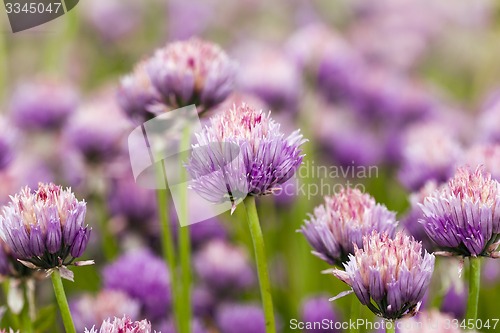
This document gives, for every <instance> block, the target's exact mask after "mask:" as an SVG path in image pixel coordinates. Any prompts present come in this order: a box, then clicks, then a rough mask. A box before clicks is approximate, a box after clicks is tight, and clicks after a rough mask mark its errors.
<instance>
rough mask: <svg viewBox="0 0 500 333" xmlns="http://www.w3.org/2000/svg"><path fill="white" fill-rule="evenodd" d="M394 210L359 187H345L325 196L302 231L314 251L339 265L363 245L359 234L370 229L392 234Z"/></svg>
mask: <svg viewBox="0 0 500 333" xmlns="http://www.w3.org/2000/svg"><path fill="white" fill-rule="evenodd" d="M396 226H397V222H396V214H395V213H394V212H391V211H389V210H388V209H387V208H386V207H385V206H383V205H380V204H377V203H376V202H375V199H374V198H372V197H371V196H370V195H368V194H365V193H363V192H361V191H360V190H359V189H351V188H346V189H342V190H341V191H340V192H339V193H337V194H335V195H333V196H331V197H328V196H327V197H325V203H324V204H323V205H320V206H318V207H316V208H315V209H314V213H313V215H311V216H310V220H309V221H306V222H305V224H304V226H302V228H301V230H300V231H301V232H302V233H303V234H304V236H305V237H306V238H307V241H308V242H309V244H311V246H312V247H313V249H314V251H313V254H314V255H316V256H317V257H319V258H320V259H322V260H324V261H326V262H328V263H329V264H332V265H338V266H341V265H342V263H344V262H346V261H347V260H348V257H349V254H352V253H354V246H355V245H357V246H358V247H361V246H362V237H363V235H366V234H368V233H370V232H371V231H373V230H377V231H379V232H387V233H388V234H389V235H393V234H394V232H395V230H396Z"/></svg>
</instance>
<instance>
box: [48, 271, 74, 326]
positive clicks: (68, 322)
mask: <svg viewBox="0 0 500 333" xmlns="http://www.w3.org/2000/svg"><path fill="white" fill-rule="evenodd" d="M50 277H51V279H52V285H53V286H54V293H55V295H56V300H57V305H59V310H60V312H61V317H62V320H63V324H64V330H65V331H66V333H76V329H75V324H73V318H71V312H70V310H69V305H68V300H67V299H66V293H65V292H64V286H63V283H62V279H61V273H59V271H58V270H54V272H53V273H52V274H51V275H50Z"/></svg>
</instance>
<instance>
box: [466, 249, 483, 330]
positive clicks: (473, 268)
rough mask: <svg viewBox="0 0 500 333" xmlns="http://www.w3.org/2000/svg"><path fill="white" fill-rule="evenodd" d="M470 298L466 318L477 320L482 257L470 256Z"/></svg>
mask: <svg viewBox="0 0 500 333" xmlns="http://www.w3.org/2000/svg"><path fill="white" fill-rule="evenodd" d="M469 263H470V270H469V299H468V301H467V312H466V315H465V318H466V319H467V322H468V321H469V320H471V321H474V322H475V321H476V319H477V307H478V304H479V286H480V283H481V258H474V257H469Z"/></svg>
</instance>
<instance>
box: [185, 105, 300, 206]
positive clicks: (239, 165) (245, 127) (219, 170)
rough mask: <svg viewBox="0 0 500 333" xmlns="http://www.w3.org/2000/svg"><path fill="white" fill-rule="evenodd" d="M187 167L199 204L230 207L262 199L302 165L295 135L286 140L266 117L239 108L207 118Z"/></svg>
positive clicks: (278, 127) (298, 142) (274, 123)
mask: <svg viewBox="0 0 500 333" xmlns="http://www.w3.org/2000/svg"><path fill="white" fill-rule="evenodd" d="M197 139H198V142H197V144H195V145H193V153H192V156H191V159H190V162H189V165H187V169H188V172H189V174H190V175H191V177H192V179H193V183H192V188H193V189H194V190H196V191H197V192H198V194H199V195H200V196H202V197H203V198H204V199H206V200H208V201H210V202H215V203H222V202H228V201H230V202H231V203H232V204H233V208H234V207H235V203H236V202H237V201H238V200H239V199H242V198H244V197H245V196H246V195H247V194H248V195H254V196H258V195H266V194H270V193H272V192H273V190H274V189H276V188H278V187H279V185H280V184H283V183H284V182H286V181H287V180H288V179H290V178H291V177H292V176H293V175H294V174H295V172H296V170H297V169H298V167H299V166H300V164H301V163H302V159H303V156H304V155H301V149H300V145H301V144H302V143H303V142H304V141H305V140H304V139H303V137H302V135H301V134H300V133H299V131H298V130H297V131H295V132H293V133H292V134H291V135H289V136H288V137H285V136H284V134H283V133H282V132H281V131H280V125H279V124H277V123H276V122H274V120H272V119H271V117H270V113H267V114H266V113H264V112H262V110H261V111H257V110H255V109H253V108H252V107H250V106H248V105H246V104H244V103H243V104H241V105H238V106H233V108H231V109H229V110H226V111H225V112H223V113H220V114H218V115H216V116H215V117H213V118H212V119H211V121H210V125H209V126H207V127H205V129H204V130H203V131H202V133H199V135H198V136H197Z"/></svg>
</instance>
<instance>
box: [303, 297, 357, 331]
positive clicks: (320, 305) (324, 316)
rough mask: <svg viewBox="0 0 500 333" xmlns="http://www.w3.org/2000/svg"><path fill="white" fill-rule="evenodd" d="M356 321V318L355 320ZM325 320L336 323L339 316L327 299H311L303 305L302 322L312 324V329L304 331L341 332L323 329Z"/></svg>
mask: <svg viewBox="0 0 500 333" xmlns="http://www.w3.org/2000/svg"><path fill="white" fill-rule="evenodd" d="M353 319H354V318H353ZM323 320H328V321H329V322H336V321H337V315H336V314H335V312H334V311H333V308H332V305H331V303H330V302H329V301H328V298H326V297H315V298H309V299H307V300H306V301H305V302H304V303H303V304H302V321H303V322H305V323H310V324H309V325H310V326H311V328H310V329H306V330H304V332H306V333H321V332H330V333H339V330H330V329H324V328H322V323H323Z"/></svg>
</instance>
